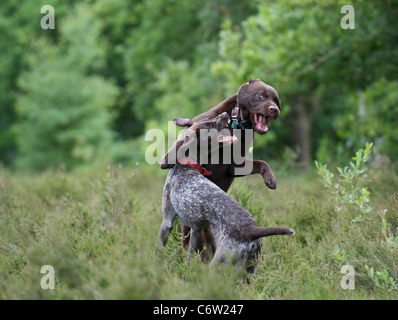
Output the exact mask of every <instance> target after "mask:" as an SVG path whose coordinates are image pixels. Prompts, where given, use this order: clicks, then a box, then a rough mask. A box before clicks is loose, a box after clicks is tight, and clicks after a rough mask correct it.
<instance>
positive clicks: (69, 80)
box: [15, 5, 117, 170]
mask: <svg viewBox="0 0 398 320" xmlns="http://www.w3.org/2000/svg"><path fill="white" fill-rule="evenodd" d="M58 26H59V27H57V28H59V29H60V33H61V34H60V40H59V43H58V45H57V46H55V45H52V44H51V43H48V41H46V40H45V39H41V40H39V41H38V42H37V44H36V45H37V47H36V49H37V50H36V54H35V55H31V56H30V59H31V60H30V66H31V70H30V71H28V72H26V73H25V74H23V76H22V77H20V80H19V85H20V88H21V90H22V93H21V94H20V95H19V96H18V99H17V104H16V106H17V109H16V110H17V115H18V123H17V124H16V125H15V131H16V132H17V143H18V148H19V157H18V162H17V164H18V166H19V167H20V168H27V169H36V170H37V169H39V170H40V169H44V168H47V167H54V166H58V165H61V164H64V165H65V166H66V167H67V168H73V167H75V166H76V165H78V164H82V163H87V162H91V163H93V162H95V161H98V160H101V159H103V157H104V155H105V154H106V151H107V147H109V146H110V144H111V142H112V140H113V137H114V135H113V133H112V131H111V129H110V123H111V121H112V115H111V114H110V112H109V110H108V107H109V106H110V105H112V103H113V101H114V97H115V96H116V94H117V89H116V87H115V86H114V85H113V84H112V83H111V82H109V81H106V80H105V79H103V78H102V77H100V76H98V75H96V72H98V70H100V69H101V68H102V67H103V66H104V50H103V48H102V47H101V45H100V44H99V43H98V24H97V23H96V21H94V20H93V19H92V16H91V13H90V10H88V8H87V7H86V6H85V5H78V6H76V9H75V11H74V12H72V13H71V14H70V15H69V16H68V17H67V18H65V20H64V21H63V23H62V24H60V23H59V24H58Z"/></svg>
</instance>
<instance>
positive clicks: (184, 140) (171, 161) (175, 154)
mask: <svg viewBox="0 0 398 320" xmlns="http://www.w3.org/2000/svg"><path fill="white" fill-rule="evenodd" d="M186 130H188V131H187V132H185V131H184V132H183V136H182V137H180V138H179V139H178V140H177V141H176V142H174V144H173V146H172V147H171V148H170V150H169V151H167V153H166V154H165V155H164V157H163V159H162V161H161V163H160V167H161V168H162V169H171V168H173V167H174V165H175V164H176V163H177V160H179V159H182V158H185V153H186V151H187V149H188V148H190V147H191V145H192V143H193V142H195V141H196V134H195V132H193V130H191V129H186ZM190 131H191V132H190ZM190 151H191V149H190ZM192 152H193V153H195V152H196V148H192ZM190 156H192V155H191V154H190ZM193 156H194V157H196V155H195V154H194V155H193Z"/></svg>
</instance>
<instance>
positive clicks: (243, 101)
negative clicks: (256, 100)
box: [238, 79, 260, 106]
mask: <svg viewBox="0 0 398 320" xmlns="http://www.w3.org/2000/svg"><path fill="white" fill-rule="evenodd" d="M256 81H260V80H259V79H251V80H250V81H248V82H246V83H244V84H243V85H241V87H240V88H239V91H238V101H239V104H240V105H242V106H247V105H248V103H249V98H250V94H249V92H248V91H249V90H248V88H249V86H250V85H251V84H252V83H253V82H256Z"/></svg>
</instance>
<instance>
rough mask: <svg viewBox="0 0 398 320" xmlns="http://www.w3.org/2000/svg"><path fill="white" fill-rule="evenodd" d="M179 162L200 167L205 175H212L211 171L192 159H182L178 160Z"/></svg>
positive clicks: (200, 170)
mask: <svg viewBox="0 0 398 320" xmlns="http://www.w3.org/2000/svg"><path fill="white" fill-rule="evenodd" d="M177 163H181V164H186V165H188V166H191V167H194V168H195V169H198V170H199V172H200V173H201V174H203V175H204V176H209V175H211V171H208V170H206V169H205V168H203V167H202V166H201V165H200V164H197V163H196V162H193V161H191V160H188V159H181V160H179V161H177Z"/></svg>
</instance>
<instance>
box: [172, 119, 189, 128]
mask: <svg viewBox="0 0 398 320" xmlns="http://www.w3.org/2000/svg"><path fill="white" fill-rule="evenodd" d="M173 122H174V124H175V125H176V126H179V127H190V126H192V125H193V122H192V120H190V119H188V118H174V119H173Z"/></svg>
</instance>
